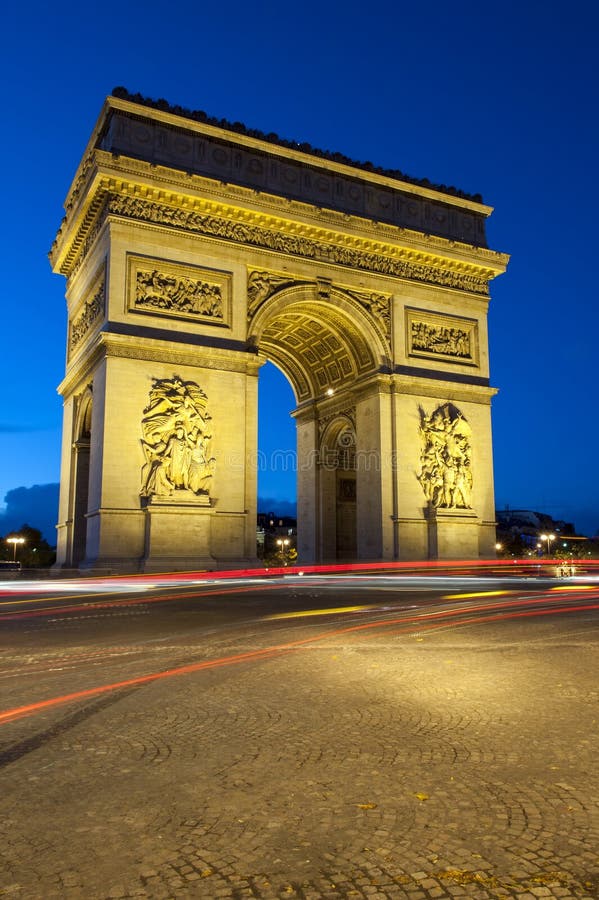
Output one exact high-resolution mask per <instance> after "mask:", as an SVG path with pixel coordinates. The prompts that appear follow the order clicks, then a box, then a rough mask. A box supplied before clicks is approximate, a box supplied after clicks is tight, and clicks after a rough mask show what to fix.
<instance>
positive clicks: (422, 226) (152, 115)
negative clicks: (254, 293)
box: [52, 97, 504, 280]
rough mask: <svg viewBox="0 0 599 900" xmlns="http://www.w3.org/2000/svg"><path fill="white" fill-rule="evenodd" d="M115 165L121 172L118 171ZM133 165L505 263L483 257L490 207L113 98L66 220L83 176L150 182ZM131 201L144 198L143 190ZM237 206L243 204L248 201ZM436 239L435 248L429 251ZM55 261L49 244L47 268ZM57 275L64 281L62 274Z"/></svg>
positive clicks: (497, 258)
mask: <svg viewBox="0 0 599 900" xmlns="http://www.w3.org/2000/svg"><path fill="white" fill-rule="evenodd" d="M119 157H121V158H122V159H123V160H127V163H128V165H127V166H119V165H118V164H117V160H118V158H119ZM135 160H138V161H143V163H144V164H145V166H146V167H147V166H150V167H151V168H152V169H153V170H154V175H158V174H160V171H161V170H162V180H163V183H164V186H165V188H166V187H168V186H169V184H170V186H171V187H172V188H175V189H176V188H179V189H181V186H180V185H178V184H177V183H176V179H175V181H173V176H170V177H169V174H168V173H169V172H172V173H179V178H182V177H185V178H186V179H187V181H186V183H185V185H183V186H182V187H193V181H194V179H193V176H197V177H198V179H199V180H200V181H203V180H210V181H211V182H213V184H214V185H219V186H220V187H221V189H222V188H223V187H224V186H225V185H229V186H232V185H236V186H238V187H239V188H246V189H247V191H249V192H250V194H252V193H255V194H256V195H260V205H261V207H262V208H263V207H264V204H266V205H267V206H268V198H269V197H271V198H272V200H273V201H275V200H276V199H277V198H278V199H279V201H280V200H281V199H283V200H284V201H286V204H287V207H286V208H285V207H283V208H282V207H281V206H280V202H279V203H278V204H277V203H274V206H273V207H272V208H273V209H277V210H279V211H283V212H284V211H289V210H290V211H291V212H292V213H295V212H300V213H301V212H302V210H301V208H300V209H298V210H295V209H294V204H300V205H305V209H304V210H303V212H304V215H306V216H309V215H310V211H313V212H315V213H319V212H320V211H326V210H328V211H330V212H331V213H337V214H341V216H342V221H343V220H344V219H348V220H349V219H354V218H356V219H361V220H362V221H363V222H364V223H370V225H371V226H372V225H375V226H377V227H378V234H379V236H384V235H385V232H386V230H385V229H384V228H383V227H381V226H384V225H385V224H386V225H390V226H395V228H392V229H391V233H390V234H389V237H390V238H391V239H393V238H394V232H401V236H402V238H403V241H402V242H403V244H404V245H406V246H410V244H411V243H414V241H416V242H418V235H420V236H422V235H425V236H426V238H427V240H428V241H429V243H430V242H432V244H433V246H438V248H439V251H440V252H441V251H442V250H443V249H444V250H445V251H446V253H447V251H449V250H450V249H451V247H452V246H453V245H454V244H455V243H459V244H465V245H467V246H469V247H470V248H471V255H472V256H474V258H475V259H476V261H477V262H479V263H480V264H481V265H482V266H483V267H484V265H485V263H487V264H488V265H489V266H490V268H496V266H497V263H499V266H500V267H501V266H502V263H503V262H504V259H503V258H502V257H503V254H497V253H495V252H494V251H489V250H487V251H486V252H485V248H486V237H485V219H486V217H487V216H488V215H489V214H490V213H491V212H492V208H491V207H489V206H486V205H484V204H482V203H480V202H476V201H473V200H471V199H468V198H464V197H461V196H454V195H453V194H445V193H442V191H441V190H439V189H434V188H431V187H425V186H422V185H419V184H413V183H410V182H401V181H398V180H397V179H396V178H391V177H389V176H387V175H385V174H379V173H376V172H370V171H364V170H362V169H358V168H355V167H353V168H352V167H351V166H349V165H347V164H341V163H337V162H335V161H334V160H330V159H321V158H319V157H315V156H313V155H310V154H308V153H305V152H300V151H298V150H293V149H286V148H282V147H279V146H277V145H272V144H269V143H268V142H267V141H264V140H260V139H258V138H254V137H248V136H246V135H243V134H237V133H235V132H230V131H226V130H224V129H223V128H218V127H215V126H213V125H208V124H205V123H202V122H196V121H194V120H192V119H186V118H182V117H181V116H178V115H174V114H173V113H170V112H167V111H164V110H156V109H153V108H149V107H140V106H138V105H136V104H134V103H131V102H130V101H127V100H121V99H118V98H114V97H110V98H108V100H107V103H106V105H105V107H104V110H103V111H102V114H101V116H100V118H99V120H98V123H97V125H96V128H95V130H94V133H93V135H92V138H91V140H90V142H89V144H88V148H87V150H86V153H85V155H84V157H83V160H82V163H81V166H80V168H79V171H78V174H77V177H76V179H75V182H74V185H73V188H72V190H71V192H70V195H69V198H68V199H67V202H66V204H65V208H66V210H67V219H68V218H70V216H71V214H72V213H73V212H74V211H75V210H77V211H78V207H77V200H78V199H79V198H80V196H81V194H82V193H83V192H85V191H86V190H87V189H88V187H89V180H90V177H91V176H92V175H93V174H94V173H96V174H97V173H98V171H101V170H102V169H106V170H112V171H114V170H115V169H116V170H117V171H118V170H119V169H120V170H122V172H123V177H124V178H126V176H127V174H129V175H130V177H132V178H133V179H134V180H136V176H137V180H141V181H145V182H146V184H147V181H148V179H147V178H145V179H143V177H141V176H143V172H141V171H139V170H136V169H135V167H134V161H135ZM129 193H131V191H129ZM135 193H136V195H137V196H143V189H142V187H141V185H140V184H137V186H136V190H135ZM161 196H162V197H164V194H162V195H161ZM244 200H245V201H246V202H247V198H242V202H244ZM188 202H189V201H188ZM289 204H291V205H289ZM73 207H75V210H74V209H73ZM332 221H333V222H335V221H336V220H335V217H332ZM411 236H412V237H411ZM435 238H438V239H440V240H439V241H438V242H435ZM476 251H478V253H477V252H476ZM447 255H448V256H451V252H448V253H447ZM55 257H56V245H55V246H54V247H53V249H52V259H53V262H54V261H55ZM67 268H68V266H67ZM61 271H63V272H64V274H68V272H67V271H65V269H64V268H61ZM397 274H400V273H397ZM491 277H492V276H491ZM487 280H488V276H487Z"/></svg>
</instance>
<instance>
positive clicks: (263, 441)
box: [258, 361, 297, 516]
mask: <svg viewBox="0 0 599 900" xmlns="http://www.w3.org/2000/svg"><path fill="white" fill-rule="evenodd" d="M295 406H296V402H295V397H294V395H293V388H292V387H291V383H290V382H289V380H288V378H287V377H286V376H285V375H284V374H283V372H282V371H281V370H280V369H279V368H278V367H277V366H275V365H274V364H273V363H271V362H269V361H267V362H266V363H265V364H264V365H263V366H262V368H261V369H260V373H259V376H258V512H268V511H270V510H274V511H275V512H280V513H281V514H284V515H292V516H295V514H296V501H297V484H296V475H297V447H296V433H295V421H294V419H293V418H292V416H291V413H292V412H293V410H294V409H295ZM267 507H268V509H267Z"/></svg>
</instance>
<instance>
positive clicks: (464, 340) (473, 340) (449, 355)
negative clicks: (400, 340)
mask: <svg viewBox="0 0 599 900" xmlns="http://www.w3.org/2000/svg"><path fill="white" fill-rule="evenodd" d="M405 331H406V344H407V346H406V351H407V354H408V356H418V357H426V358H429V359H442V360H446V361H447V362H456V363H462V364H463V365H471V366H476V365H478V362H479V351H478V343H479V342H478V323H477V322H476V321H475V320H474V319H466V318H462V317H459V316H448V315H441V314H438V313H432V312H429V311H428V310H422V309H406V330H405Z"/></svg>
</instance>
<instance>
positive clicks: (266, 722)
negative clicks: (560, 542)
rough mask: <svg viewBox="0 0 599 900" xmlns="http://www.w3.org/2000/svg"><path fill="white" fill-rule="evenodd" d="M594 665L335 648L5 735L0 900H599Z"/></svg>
mask: <svg viewBox="0 0 599 900" xmlns="http://www.w3.org/2000/svg"><path fill="white" fill-rule="evenodd" d="M303 627H304V630H306V629H307V628H308V626H307V625H306V624H305V623H304V626H303ZM313 627H316V626H313ZM255 640H256V639H255V638H252V637H251V636H250V637H248V638H246V639H245V640H241V639H240V638H239V636H237V638H236V639H234V638H231V639H230V642H229V643H230V646H229V651H230V652H239V651H242V650H244V649H253V647H254V646H255ZM598 650H599V618H597V619H596V620H595V621H594V622H593V621H591V620H590V618H589V617H587V619H586V620H585V622H584V630H583V627H582V625H581V623H580V622H579V621H578V620H577V619H575V618H574V617H572V618H568V617H565V616H562V617H561V620H560V621H559V622H557V623H556V622H554V621H551V622H549V621H537V620H528V621H526V622H525V623H522V622H519V623H516V622H502V623H498V624H493V625H490V624H486V625H483V624H478V625H476V626H472V625H470V626H469V627H458V626H454V627H451V628H450V627H448V628H446V629H442V630H439V631H436V632H430V633H426V634H424V633H423V634H418V633H411V634H406V633H392V632H377V633H376V634H370V635H368V637H364V636H360V635H356V636H352V635H347V634H345V635H339V636H337V637H334V636H333V637H330V638H328V639H327V640H325V641H321V642H319V643H317V644H313V645H306V646H304V647H303V648H299V649H296V650H294V651H292V652H290V653H288V654H286V655H281V656H277V657H274V658H271V659H268V660H262V661H252V662H248V663H244V664H241V665H237V666H235V667H228V668H220V669H214V670H209V671H204V672H195V673H192V674H188V675H185V676H182V677H174V678H171V679H168V680H163V681H157V682H155V683H152V684H148V685H144V686H142V687H138V688H135V689H130V690H123V691H120V692H116V693H111V694H108V695H104V696H102V697H98V698H93V699H91V700H88V701H87V702H85V703H79V704H78V705H77V707H76V708H73V707H72V706H67V707H61V708H59V709H54V710H50V711H47V712H45V713H42V714H40V715H38V716H37V717H36V718H35V720H33V719H32V720H30V719H24V720H20V721H18V722H16V723H13V724H12V725H10V726H5V730H4V731H6V729H7V728H10V735H8V734H6V733H4V732H3V734H2V735H1V737H2V739H3V740H4V742H5V743H4V746H5V747H7V751H6V754H5V759H4V761H5V765H4V767H3V768H2V770H0V791H1V795H0V796H1V798H2V800H1V805H2V818H1V821H0V830H1V835H0V847H1V856H2V864H1V868H0V872H1V877H0V896H1V897H2V898H3V900H4V898H6V900H8V898H11V900H12V898H15V900H17V898H18V900H37V898H40V900H52V898H66V900H68V898H90V900H95V898H98V900H107V898H114V900H116V898H186V897H189V898H209V900H212V898H214V900H216V898H239V900H241V898H263V900H273V898H293V897H297V898H304V900H317V898H368V900H382V898H407V900H434V898H462V897H464V898H479V900H483V898H500V897H510V898H511V897H514V898H519V900H537V898H580V900H583V898H586V900H590V898H599V766H598V763H597V752H598V750H599V743H598V742H597V720H598V718H599V705H598V697H599V686H598V682H597V673H598V672H599V653H598ZM73 652H75V651H73ZM7 741H8V743H6V742H7Z"/></svg>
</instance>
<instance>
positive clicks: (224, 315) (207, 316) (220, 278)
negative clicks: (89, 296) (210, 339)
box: [127, 255, 231, 325]
mask: <svg viewBox="0 0 599 900" xmlns="http://www.w3.org/2000/svg"><path fill="white" fill-rule="evenodd" d="M127 277H128V289H127V296H128V310H129V312H136V313H145V314H150V315H153V316H163V317H168V318H174V319H186V320H188V321H194V322H200V323H203V324H210V325H226V324H228V322H229V318H230V306H231V275H230V274H228V273H226V272H217V271H212V270H208V269H200V268H197V267H195V266H187V265H182V264H180V263H175V262H171V261H169V260H158V259H150V258H147V257H139V256H131V255H130V256H129V257H128V272H127Z"/></svg>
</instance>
